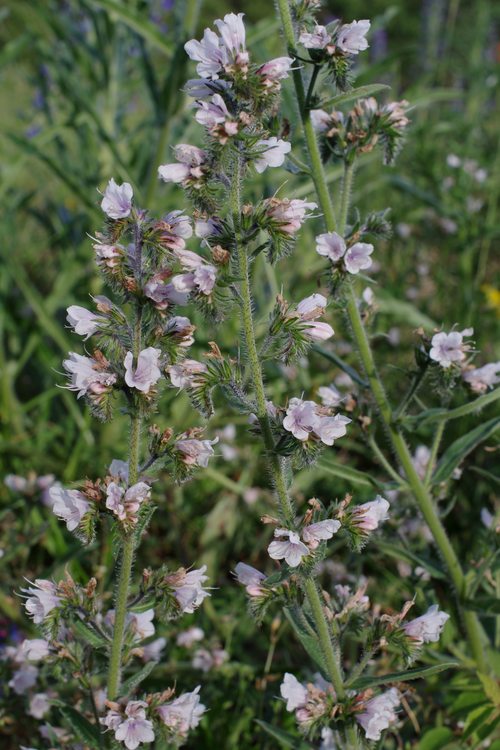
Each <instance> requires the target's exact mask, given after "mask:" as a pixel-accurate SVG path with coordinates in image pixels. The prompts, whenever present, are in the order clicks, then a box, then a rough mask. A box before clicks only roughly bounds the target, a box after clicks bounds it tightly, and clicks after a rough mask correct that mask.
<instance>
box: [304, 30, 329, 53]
mask: <svg viewBox="0 0 500 750" xmlns="http://www.w3.org/2000/svg"><path fill="white" fill-rule="evenodd" d="M331 41H332V37H331V34H329V33H328V30H327V28H326V26H320V25H319V24H316V26H315V27H314V29H313V31H312V32H308V31H303V32H302V33H301V34H300V36H299V42H300V43H301V44H302V45H303V46H304V47H305V48H306V49H325V47H327V46H328V45H329V44H330V42H331Z"/></svg>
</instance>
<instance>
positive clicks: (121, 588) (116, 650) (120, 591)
mask: <svg viewBox="0 0 500 750" xmlns="http://www.w3.org/2000/svg"><path fill="white" fill-rule="evenodd" d="M135 261H136V274H137V275H138V276H140V274H141V271H142V236H141V230H140V227H139V226H138V225H136V228H135ZM134 315H135V321H134V328H133V337H132V354H133V356H134V361H133V364H134V366H135V365H136V364H137V358H138V356H139V353H140V351H141V338H142V335H141V334H142V313H141V306H140V303H138V302H137V303H136V305H135V311H134ZM141 422H142V420H141V416H140V415H139V414H138V413H136V412H132V414H131V416H130V442H129V461H128V486H129V487H131V486H132V485H133V484H135V483H136V482H137V479H138V475H139V458H140V448H141ZM135 544H136V539H135V534H134V533H133V532H129V533H128V534H127V536H126V537H125V538H124V539H123V546H122V556H121V561H120V573H119V577H118V583H117V589H116V601H115V620H114V625H113V641H112V644H111V653H110V657H109V669H108V691H107V698H108V700H115V699H116V698H117V697H118V695H119V690H120V681H121V669H122V654H123V644H124V641H125V625H126V617H127V604H128V595H129V589H130V580H131V577H132V568H133V564H134V553H135Z"/></svg>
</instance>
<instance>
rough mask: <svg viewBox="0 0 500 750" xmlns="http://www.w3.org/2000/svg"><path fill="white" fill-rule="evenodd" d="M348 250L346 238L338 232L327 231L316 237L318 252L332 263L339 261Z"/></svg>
mask: <svg viewBox="0 0 500 750" xmlns="http://www.w3.org/2000/svg"><path fill="white" fill-rule="evenodd" d="M345 251H346V244H345V240H344V239H343V238H342V237H341V236H340V234H337V232H325V233H324V234H320V235H318V236H317V237H316V252H317V253H318V255H322V256H324V257H325V258H329V259H330V260H331V261H332V263H337V262H338V261H339V260H340V259H341V258H343V257H344V255H345Z"/></svg>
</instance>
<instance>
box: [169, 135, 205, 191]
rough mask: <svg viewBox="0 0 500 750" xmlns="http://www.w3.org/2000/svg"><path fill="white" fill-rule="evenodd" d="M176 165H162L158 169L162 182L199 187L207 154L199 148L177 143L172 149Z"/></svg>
mask: <svg viewBox="0 0 500 750" xmlns="http://www.w3.org/2000/svg"><path fill="white" fill-rule="evenodd" d="M174 156H175V158H176V160H177V163H176V164H162V165H161V166H159V167H158V176H159V177H160V179H162V180H163V181H164V182H173V183H178V184H179V183H180V184H182V185H184V186H187V185H191V186H192V187H200V185H201V181H202V179H203V175H204V171H203V166H204V164H205V161H206V158H207V153H206V151H203V149H201V148H197V147H196V146H190V145H189V144H188V143H179V145H178V146H175V148H174Z"/></svg>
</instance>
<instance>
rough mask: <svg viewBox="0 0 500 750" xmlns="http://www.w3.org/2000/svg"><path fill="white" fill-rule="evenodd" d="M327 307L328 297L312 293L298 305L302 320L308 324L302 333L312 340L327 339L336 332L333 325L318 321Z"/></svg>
mask: <svg viewBox="0 0 500 750" xmlns="http://www.w3.org/2000/svg"><path fill="white" fill-rule="evenodd" d="M325 308H326V297H324V296H323V295H322V294H311V296H310V297H306V298H305V299H303V300H301V301H300V302H299V304H298V305H297V313H298V315H299V317H300V320H301V321H302V322H303V323H307V324H308V325H307V326H306V327H304V328H303V329H302V333H303V334H304V335H305V336H307V337H308V338H309V339H311V341H326V340H327V339H329V338H331V337H332V336H333V334H334V330H333V328H332V327H331V325H329V324H328V323H323V322H317V321H316V318H318V317H319V316H320V315H322V314H323V313H324V311H325Z"/></svg>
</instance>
